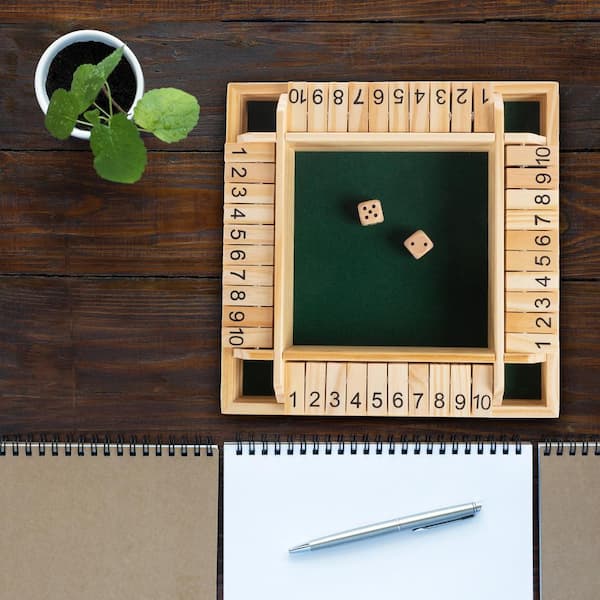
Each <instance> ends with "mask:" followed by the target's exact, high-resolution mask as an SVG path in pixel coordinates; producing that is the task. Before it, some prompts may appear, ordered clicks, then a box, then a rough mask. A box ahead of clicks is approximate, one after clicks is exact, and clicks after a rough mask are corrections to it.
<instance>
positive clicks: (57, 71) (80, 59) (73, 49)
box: [46, 42, 136, 128]
mask: <svg viewBox="0 0 600 600" xmlns="http://www.w3.org/2000/svg"><path fill="white" fill-rule="evenodd" d="M113 50H114V48H113V47H112V46H107V45H106V44H103V43H102V42H77V43H75V44H71V45H70V46H67V47H66V48H63V49H62V50H61V51H60V52H59V53H58V54H57V55H56V56H55V57H54V60H53V61H52V63H51V64H50V68H49V69H48V78H47V80H46V91H47V92H48V96H49V97H51V96H52V93H53V92H54V91H55V90H57V89H58V88H64V89H65V90H68V89H70V88H71V81H72V80H73V73H75V70H76V69H77V67H78V66H79V65H84V64H97V63H99V62H100V61H101V60H102V59H104V58H106V57H107V56H108V55H109V54H110V53H111V52H112V51H113ZM108 85H109V86H110V92H111V94H112V97H113V99H114V100H115V101H116V102H117V103H118V105H119V106H120V107H121V108H123V110H129V109H130V108H131V105H132V104H133V99H134V98H135V87H136V86H135V76H134V74H133V69H132V68H131V65H130V64H129V62H128V61H127V60H126V59H125V58H122V59H121V61H120V62H119V64H118V65H117V67H116V68H115V70H114V71H113V72H112V73H111V74H110V76H109V78H108ZM96 102H97V103H98V104H99V105H100V106H101V107H102V108H103V109H104V110H106V111H107V112H108V99H107V97H106V95H105V94H104V92H100V94H99V95H98V98H97V99H96ZM82 128H83V127H82Z"/></svg>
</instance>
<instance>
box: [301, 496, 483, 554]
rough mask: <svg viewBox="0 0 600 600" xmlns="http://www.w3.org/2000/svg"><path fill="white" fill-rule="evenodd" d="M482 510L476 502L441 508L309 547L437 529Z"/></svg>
mask: <svg viewBox="0 0 600 600" xmlns="http://www.w3.org/2000/svg"><path fill="white" fill-rule="evenodd" d="M480 509H481V505H479V504H477V503H475V502H468V503H466V504H459V505H457V506H450V507H445V508H440V509H437V510H431V511H428V512H424V513H419V514H416V515H409V516H407V517H401V518H399V519H392V520H391V521H382V522H380V523H373V524H371V525H364V526H362V527H357V528H355V529H349V530H347V531H341V532H339V533H335V534H332V535H327V536H323V537H320V538H318V539H315V540H311V541H310V542H309V544H308V546H310V549H311V550H313V549H314V550H316V549H319V548H329V547H331V546H337V545H338V544H346V543H348V542H355V541H359V540H365V539H367V538H370V537H375V536H380V535H385V534H388V533H395V532H398V531H404V530H412V531H415V530H418V529H426V528H429V527H435V526H437V525H443V524H445V523H449V522H451V521H458V520H460V519H467V518H469V517H473V516H474V515H475V514H476V513H477V512H478V511H479V510H480ZM307 549H308V548H307Z"/></svg>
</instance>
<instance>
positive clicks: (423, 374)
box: [408, 363, 429, 416]
mask: <svg viewBox="0 0 600 600" xmlns="http://www.w3.org/2000/svg"><path fill="white" fill-rule="evenodd" d="M408 414H409V415H412V416H427V415H429V364H428V363H417V364H411V365H408Z"/></svg>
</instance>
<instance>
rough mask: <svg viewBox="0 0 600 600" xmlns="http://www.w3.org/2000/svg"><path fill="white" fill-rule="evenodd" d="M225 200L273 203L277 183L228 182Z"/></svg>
mask: <svg viewBox="0 0 600 600" xmlns="http://www.w3.org/2000/svg"><path fill="white" fill-rule="evenodd" d="M225 202H233V203H235V204H273V203H274V202H275V185H274V184H272V183H243V184H240V183H226V184H225Z"/></svg>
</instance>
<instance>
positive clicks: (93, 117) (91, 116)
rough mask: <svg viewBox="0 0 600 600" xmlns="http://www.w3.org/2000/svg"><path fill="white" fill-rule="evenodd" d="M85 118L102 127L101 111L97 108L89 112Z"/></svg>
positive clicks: (85, 114)
mask: <svg viewBox="0 0 600 600" xmlns="http://www.w3.org/2000/svg"><path fill="white" fill-rule="evenodd" d="M83 116H84V117H85V118H86V119H87V120H88V121H89V122H90V123H91V124H92V125H94V126H95V125H100V111H99V110H98V109H97V108H94V109H93V110H87V111H86V112H85V113H84V114H83Z"/></svg>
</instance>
